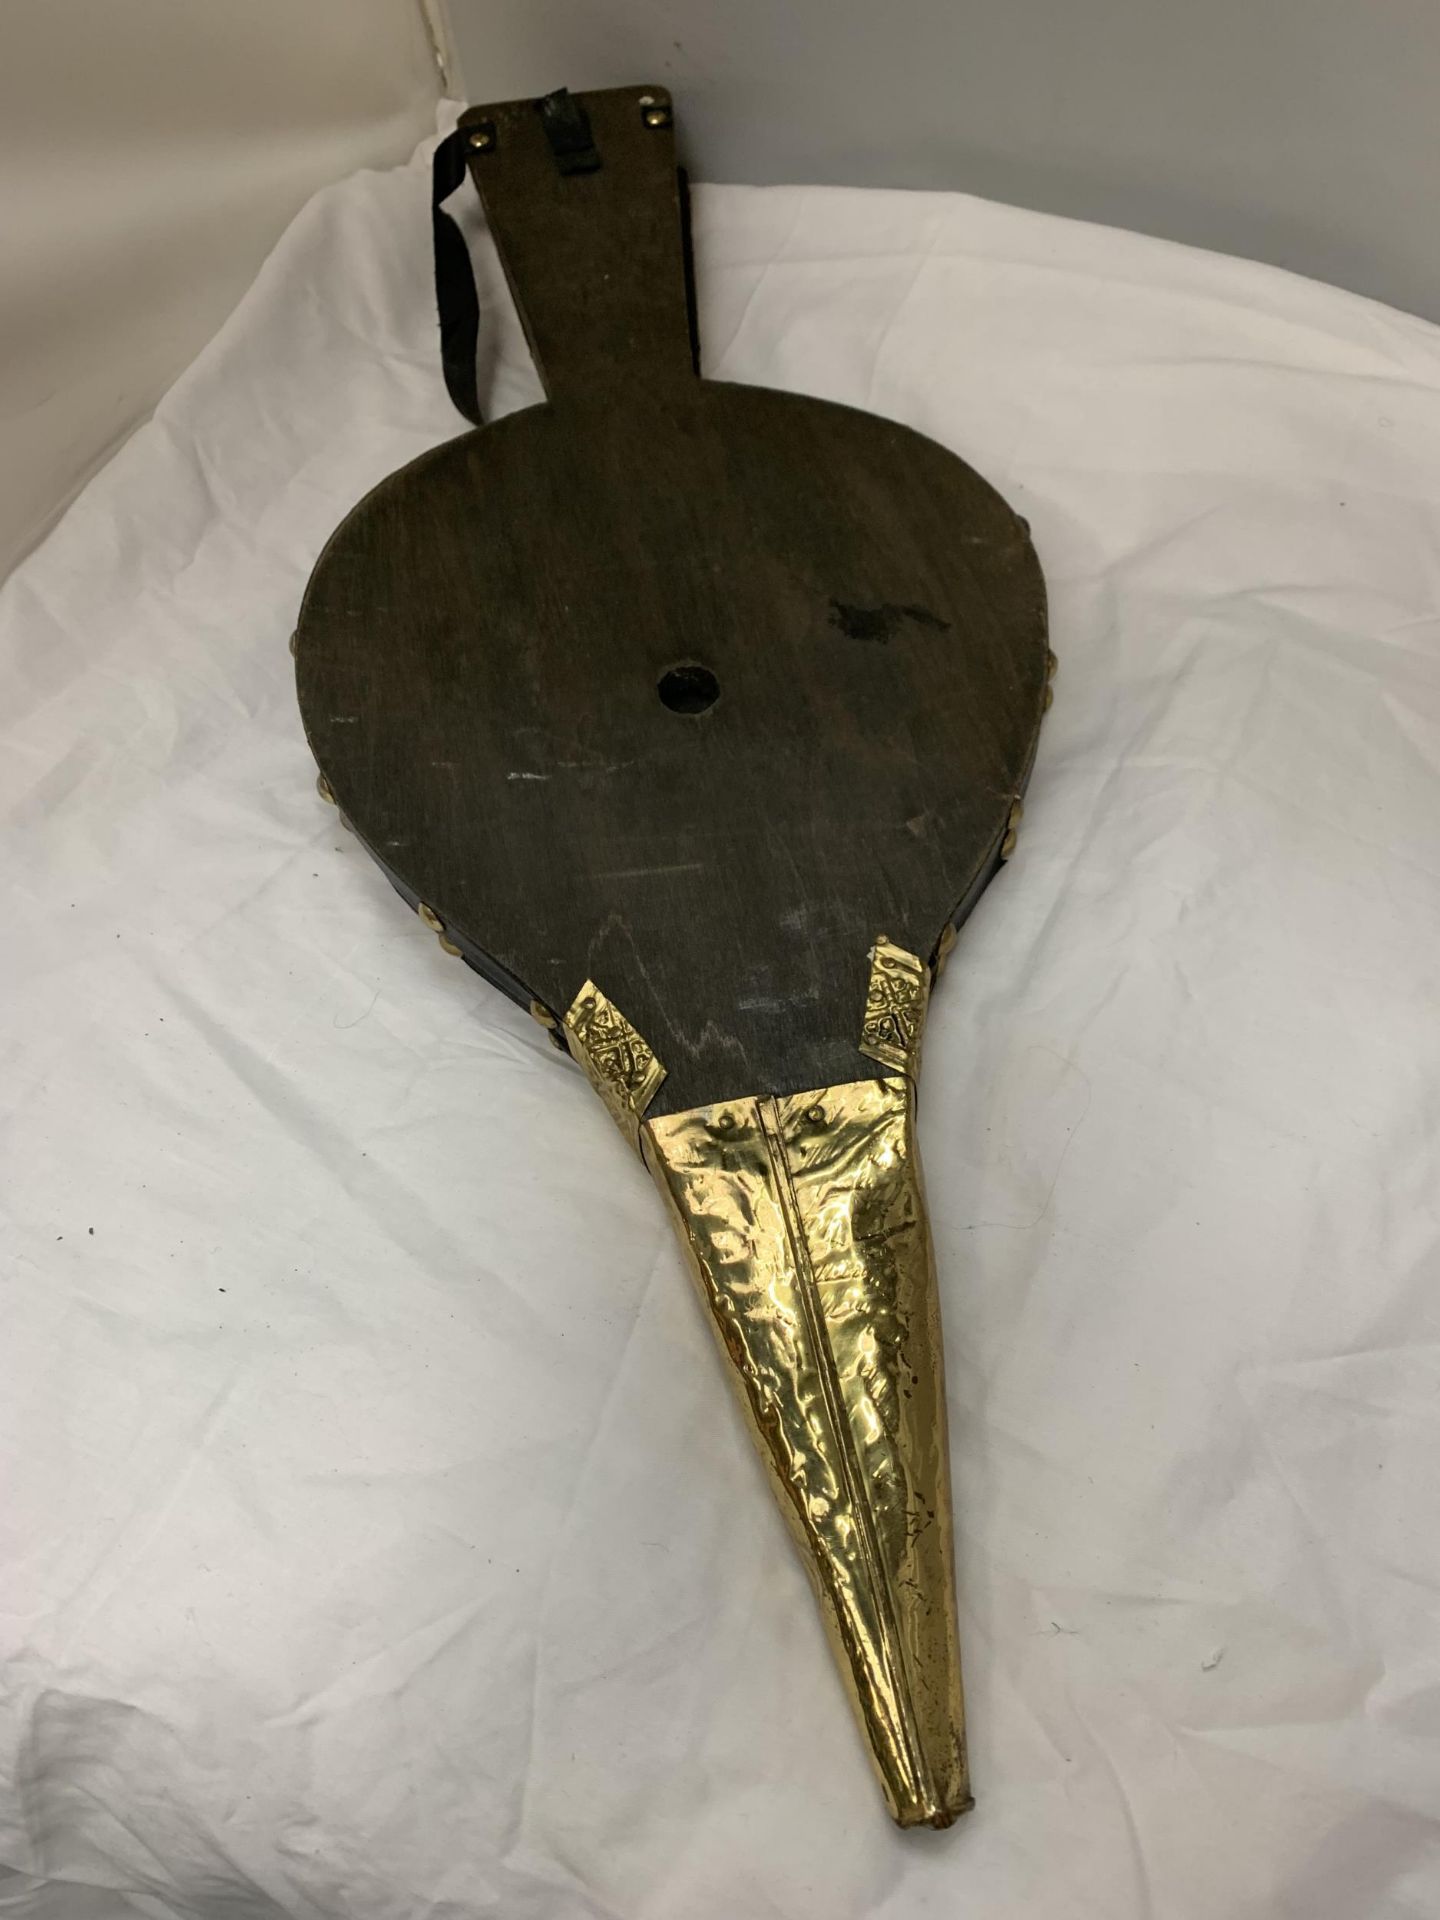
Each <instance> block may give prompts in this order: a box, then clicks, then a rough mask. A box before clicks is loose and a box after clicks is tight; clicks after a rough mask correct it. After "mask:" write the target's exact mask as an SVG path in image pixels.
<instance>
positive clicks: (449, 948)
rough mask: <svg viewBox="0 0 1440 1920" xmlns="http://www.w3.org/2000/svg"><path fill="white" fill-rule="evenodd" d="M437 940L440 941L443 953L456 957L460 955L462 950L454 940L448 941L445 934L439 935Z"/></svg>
mask: <svg viewBox="0 0 1440 1920" xmlns="http://www.w3.org/2000/svg"><path fill="white" fill-rule="evenodd" d="M436 938H437V939H438V940H439V942H440V946H441V950H442V951H443V952H445V953H450V954H455V955H458V954H459V952H460V949H459V948H458V947H457V946H456V944H455V942H454V941H453V940H447V939H446V938H445V935H444V934H443V933H441V934H437V935H436Z"/></svg>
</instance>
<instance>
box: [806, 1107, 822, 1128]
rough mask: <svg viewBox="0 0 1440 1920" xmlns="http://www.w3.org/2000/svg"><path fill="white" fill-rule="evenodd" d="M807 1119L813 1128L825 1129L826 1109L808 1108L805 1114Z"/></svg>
mask: <svg viewBox="0 0 1440 1920" xmlns="http://www.w3.org/2000/svg"><path fill="white" fill-rule="evenodd" d="M805 1118H806V1119H807V1120H808V1121H809V1122H810V1124H811V1126H812V1127H823V1126H824V1124H825V1109H824V1107H809V1108H807V1109H806V1112H805Z"/></svg>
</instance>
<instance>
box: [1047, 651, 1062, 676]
mask: <svg viewBox="0 0 1440 1920" xmlns="http://www.w3.org/2000/svg"><path fill="white" fill-rule="evenodd" d="M1059 664H1060V662H1059V660H1058V659H1057V658H1056V656H1055V652H1054V650H1053V648H1049V647H1047V648H1046V650H1045V678H1046V679H1047V680H1053V679H1054V678H1055V669H1056V668H1057V667H1058V666H1059Z"/></svg>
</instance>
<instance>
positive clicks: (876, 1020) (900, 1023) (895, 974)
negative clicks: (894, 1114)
mask: <svg viewBox="0 0 1440 1920" xmlns="http://www.w3.org/2000/svg"><path fill="white" fill-rule="evenodd" d="M929 998H930V969H929V968H928V967H927V966H926V964H925V962H924V961H923V960H921V959H919V958H918V957H917V956H916V955H915V954H913V953H907V952H906V950H905V948H904V947H897V946H896V945H895V944H894V942H893V941H892V940H888V939H887V938H886V937H885V935H884V934H883V933H882V934H881V935H880V936H879V937H878V939H877V940H876V942H875V944H874V946H873V947H871V949H870V981H869V985H868V986H867V987H866V989H865V1012H864V1016H863V1018H862V1020H861V1023H860V1051H861V1053H863V1054H864V1055H865V1056H866V1057H867V1058H868V1059H870V1060H878V1061H879V1062H880V1064H881V1066H882V1067H894V1068H895V1069H896V1070H897V1071H898V1072H900V1073H905V1074H908V1075H909V1076H910V1078H911V1079H912V1080H913V1079H914V1078H915V1076H916V1074H918V1073H919V1071H920V1042H921V1040H922V1039H923V1038H924V1035H925V1009H926V1006H927V1004H928V1002H929Z"/></svg>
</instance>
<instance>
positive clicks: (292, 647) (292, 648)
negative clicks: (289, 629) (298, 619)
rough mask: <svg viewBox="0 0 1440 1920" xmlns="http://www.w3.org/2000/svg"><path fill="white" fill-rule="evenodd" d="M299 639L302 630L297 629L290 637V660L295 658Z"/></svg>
mask: <svg viewBox="0 0 1440 1920" xmlns="http://www.w3.org/2000/svg"><path fill="white" fill-rule="evenodd" d="M299 638H300V629H299V628H298V627H297V628H296V629H295V631H294V633H292V634H291V636H290V658H291V659H292V660H293V659H294V658H295V642H296V641H297V640H298V639H299Z"/></svg>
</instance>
